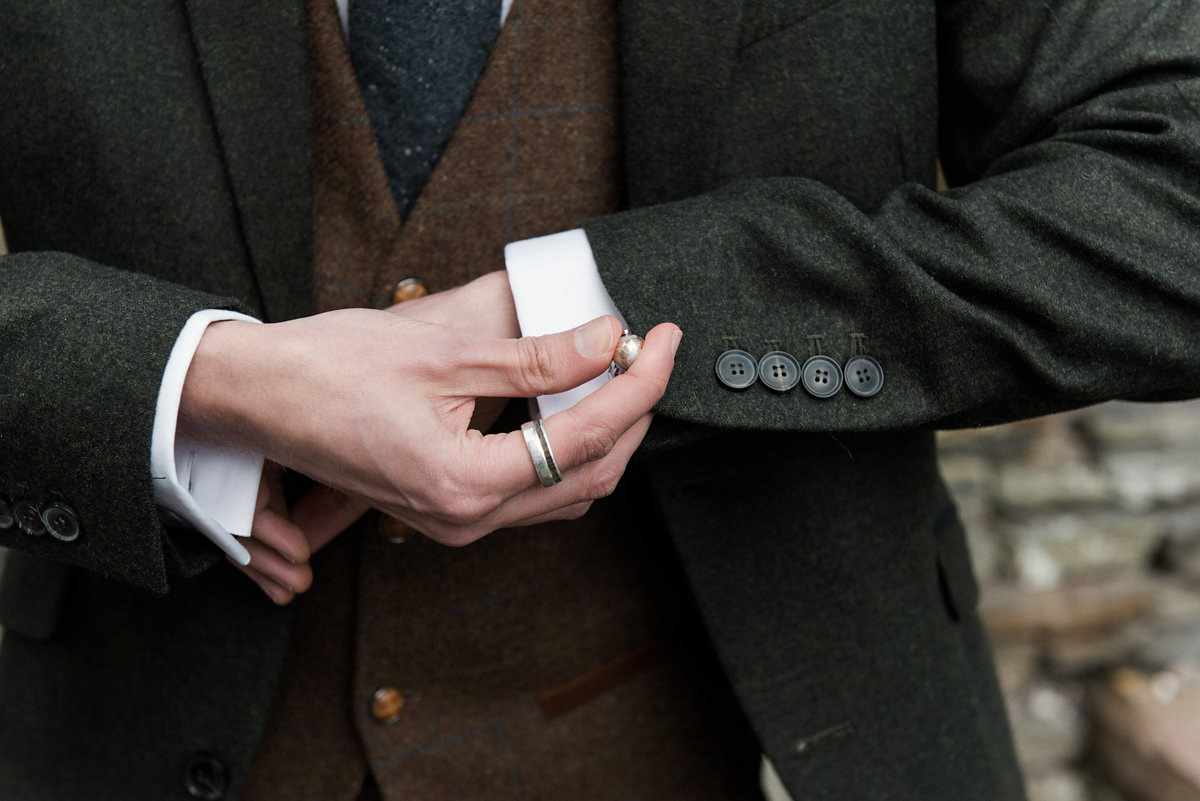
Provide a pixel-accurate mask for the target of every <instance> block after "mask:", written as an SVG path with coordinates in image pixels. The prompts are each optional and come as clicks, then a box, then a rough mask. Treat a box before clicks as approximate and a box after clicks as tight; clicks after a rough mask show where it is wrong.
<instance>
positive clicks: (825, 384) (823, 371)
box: [801, 356, 842, 398]
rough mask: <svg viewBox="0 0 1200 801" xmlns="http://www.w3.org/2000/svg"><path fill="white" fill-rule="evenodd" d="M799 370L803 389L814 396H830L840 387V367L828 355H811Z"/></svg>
mask: <svg viewBox="0 0 1200 801" xmlns="http://www.w3.org/2000/svg"><path fill="white" fill-rule="evenodd" d="M801 372H802V377H803V380H804V389H805V390H806V391H807V392H808V394H809V395H812V396H813V397H814V398H831V397H833V396H834V395H836V394H837V393H838V390H839V389H841V388H842V368H841V367H839V366H838V363H837V362H835V361H834V360H833V359H831V358H829V357H828V356H813V357H812V358H811V359H809V360H808V361H806V362H805V363H804V367H803V368H802V371H801Z"/></svg>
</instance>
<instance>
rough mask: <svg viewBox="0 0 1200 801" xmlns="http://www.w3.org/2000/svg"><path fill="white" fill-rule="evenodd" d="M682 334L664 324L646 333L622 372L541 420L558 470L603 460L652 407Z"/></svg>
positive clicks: (663, 386)
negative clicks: (639, 349) (640, 346)
mask: <svg viewBox="0 0 1200 801" xmlns="http://www.w3.org/2000/svg"><path fill="white" fill-rule="evenodd" d="M682 336H683V334H682V332H681V331H680V330H679V329H678V328H676V327H675V326H673V325H671V324H669V323H667V324H664V325H660V326H656V327H655V328H653V329H651V331H650V332H649V333H648V334H647V335H646V342H645V344H644V345H643V347H642V351H641V354H640V355H639V356H638V358H637V361H635V362H634V363H633V366H632V367H631V368H630V369H629V371H628V372H626V373H624V374H623V375H620V376H617V377H616V378H615V379H613V380H612V381H609V382H608V383H607V384H605V385H604V386H603V387H601V388H600V389H599V390H597V391H596V392H593V393H592V394H591V395H588V396H587V397H586V398H584V399H583V400H581V401H579V403H577V404H575V405H574V406H572V407H571V408H570V409H567V410H565V411H563V412H560V413H558V414H556V415H552V416H551V417H549V418H547V419H546V420H544V421H543V425H544V426H545V429H546V437H547V439H549V441H550V442H551V443H552V447H553V449H554V456H555V459H556V461H557V462H558V466H559V469H560V470H571V469H572V468H575V467H577V466H579V465H582V464H586V463H588V462H593V461H596V460H597V459H601V458H603V457H604V456H606V455H607V454H608V453H609V451H611V450H612V449H613V447H614V446H615V445H616V443H617V440H618V439H619V438H620V436H621V435H622V434H623V433H624V432H625V431H626V430H628V429H629V428H630V427H631V426H633V425H634V424H635V423H637V422H638V421H639V420H641V419H642V418H643V416H644V415H645V414H646V413H647V412H649V411H650V409H652V408H653V407H654V404H656V403H658V401H659V400H660V399H661V398H662V396H663V393H665V392H666V390H667V381H668V380H669V379H670V377H671V370H672V368H673V367H674V365H675V351H676V349H677V348H678V346H679V340H680V338H681V337H682ZM526 455H528V454H526Z"/></svg>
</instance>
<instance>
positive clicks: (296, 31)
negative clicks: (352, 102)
mask: <svg viewBox="0 0 1200 801" xmlns="http://www.w3.org/2000/svg"><path fill="white" fill-rule="evenodd" d="M184 5H185V6H186V9H187V15H188V21H189V24H190V26H191V31H192V40H193V44H194V46H195V49H196V56H197V59H198V61H199V65H200V70H201V73H202V75H203V78H204V82H205V85H206V87H207V90H208V98H209V104H210V106H211V108H212V113H213V121H214V125H215V127H216V131H217V137H218V139H219V140H220V143H221V148H222V150H223V154H224V159H225V165H226V170H227V173H228V177H229V183H230V186H231V188H232V191H233V197H234V202H235V204H236V206H237V212H238V216H239V219H240V220H241V224H242V234H243V236H244V238H245V242H246V247H247V251H248V253H249V256H250V261H251V264H252V267H253V270H254V273H255V276H256V279H257V282H258V290H259V295H260V299H261V303H262V307H263V309H262V311H263V312H264V314H265V315H266V317H267V319H269V320H279V319H285V318H289V317H295V316H298V315H302V314H305V313H307V312H308V310H309V309H310V308H311V304H312V167H311V165H312V120H311V110H310V105H309V94H308V93H309V83H308V67H307V60H306V57H305V28H304V9H303V3H302V2H300V0H288V2H255V3H247V2H244V1H243V0H184Z"/></svg>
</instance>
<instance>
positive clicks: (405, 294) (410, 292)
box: [392, 278, 429, 305]
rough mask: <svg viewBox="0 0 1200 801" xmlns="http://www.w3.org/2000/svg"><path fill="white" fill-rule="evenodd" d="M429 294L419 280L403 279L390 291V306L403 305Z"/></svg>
mask: <svg viewBox="0 0 1200 801" xmlns="http://www.w3.org/2000/svg"><path fill="white" fill-rule="evenodd" d="M428 294H429V287H427V286H425V282H423V281H421V280H420V279H419V278H405V279H404V280H403V281H401V282H400V283H398V284H396V286H395V287H393V289H392V304H393V305H394V304H396V303H404V302H405V301H409V300H416V299H417V298H423V297H425V296H426V295H428Z"/></svg>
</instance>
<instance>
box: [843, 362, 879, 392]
mask: <svg viewBox="0 0 1200 801" xmlns="http://www.w3.org/2000/svg"><path fill="white" fill-rule="evenodd" d="M845 374H846V389H848V390H850V391H851V392H853V393H854V394H855V395H857V396H858V397H860V398H870V397H872V396H874V395H878V394H879V390H881V389H883V368H882V367H880V366H879V362H878V361H876V360H875V359H874V358H873V357H871V356H855V357H854V358H853V359H851V360H850V361H848V362H846V368H845Z"/></svg>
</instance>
